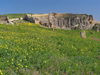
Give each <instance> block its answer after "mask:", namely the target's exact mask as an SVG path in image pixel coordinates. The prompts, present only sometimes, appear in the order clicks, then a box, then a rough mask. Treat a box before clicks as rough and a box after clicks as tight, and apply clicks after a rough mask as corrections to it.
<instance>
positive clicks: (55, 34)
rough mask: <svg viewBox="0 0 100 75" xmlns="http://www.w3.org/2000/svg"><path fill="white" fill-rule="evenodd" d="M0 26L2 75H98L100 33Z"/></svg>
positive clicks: (27, 25)
mask: <svg viewBox="0 0 100 75" xmlns="http://www.w3.org/2000/svg"><path fill="white" fill-rule="evenodd" d="M93 32H94V34H90V33H91V31H86V33H87V34H86V35H87V38H86V39H82V38H80V30H76V31H75V30H72V31H70V30H63V29H55V30H54V31H51V29H48V28H43V27H41V26H39V25H36V24H31V23H26V24H19V25H0V74H3V75H6V74H7V75H17V74H19V75H25V74H27V75H32V74H33V75H35V74H37V75H64V74H65V75H67V74H68V75H72V74H73V75H82V74H84V75H87V74H89V75H91V74H93V75H99V74H100V40H99V39H100V32H98V33H97V32H95V31H93Z"/></svg>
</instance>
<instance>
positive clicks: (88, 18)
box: [24, 13, 95, 30]
mask: <svg viewBox="0 0 100 75" xmlns="http://www.w3.org/2000/svg"><path fill="white" fill-rule="evenodd" d="M24 20H28V21H30V22H33V23H40V25H43V26H47V27H49V28H62V29H75V30H76V29H81V30H84V29H91V28H92V27H93V26H94V24H95V23H94V18H93V16H92V15H87V14H72V13H69V14H68V13H50V14H48V15H47V14H46V15H45V16H38V17H35V16H34V15H30V16H29V15H26V16H25V17H24Z"/></svg>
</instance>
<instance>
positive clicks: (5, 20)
mask: <svg viewBox="0 0 100 75" xmlns="http://www.w3.org/2000/svg"><path fill="white" fill-rule="evenodd" d="M3 23H6V24H7V23H9V18H8V16H0V24H3Z"/></svg>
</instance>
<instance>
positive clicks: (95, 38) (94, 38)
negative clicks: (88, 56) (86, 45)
mask: <svg viewBox="0 0 100 75" xmlns="http://www.w3.org/2000/svg"><path fill="white" fill-rule="evenodd" d="M91 39H93V40H97V41H100V39H99V38H97V37H93V38H91Z"/></svg>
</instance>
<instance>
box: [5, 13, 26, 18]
mask: <svg viewBox="0 0 100 75" xmlns="http://www.w3.org/2000/svg"><path fill="white" fill-rule="evenodd" d="M4 15H7V16H8V17H9V19H12V18H20V17H23V16H25V15H26V14H4Z"/></svg>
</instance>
